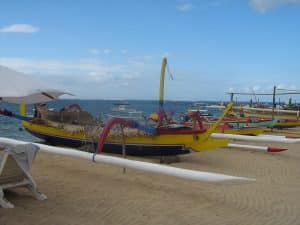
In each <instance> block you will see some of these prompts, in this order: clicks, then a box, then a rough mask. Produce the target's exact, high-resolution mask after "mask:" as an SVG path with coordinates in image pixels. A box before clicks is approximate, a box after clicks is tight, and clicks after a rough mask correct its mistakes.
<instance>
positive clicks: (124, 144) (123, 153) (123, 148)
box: [120, 125, 126, 174]
mask: <svg viewBox="0 0 300 225" xmlns="http://www.w3.org/2000/svg"><path fill="white" fill-rule="evenodd" d="M120 127H121V133H122V156H123V158H124V159H125V158H126V143H125V134H124V126H123V125H120ZM123 173H124V174H125V173H126V167H123Z"/></svg>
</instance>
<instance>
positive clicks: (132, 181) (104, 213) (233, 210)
mask: <svg viewBox="0 0 300 225" xmlns="http://www.w3.org/2000/svg"><path fill="white" fill-rule="evenodd" d="M260 145H262V143H260ZM269 145H272V146H274V147H282V146H288V147H289V150H288V151H286V152H281V153H274V154H268V153H261V152H253V151H242V150H239V149H225V148H224V149H218V150H214V151H207V152H202V153H195V154H191V155H186V156H181V157H180V160H181V161H180V162H176V163H172V164H171V166H176V167H183V168H190V169H195V170H203V171H211V172H219V173H224V174H228V175H236V176H245V177H251V178H256V179H257V181H256V182H254V183H251V184H242V185H241V184H239V185H222V184H207V183H202V182H196V181H189V180H183V179H180V178H175V177H170V176H166V175H159V174H152V173H146V172H142V171H136V170H131V169H128V170H127V173H126V174H123V173H122V168H117V167H114V166H110V165H104V164H94V163H91V162H88V161H84V160H80V159H74V158H69V157H63V156H57V155H50V154H46V153H39V154H38V156H37V158H36V160H35V162H34V165H33V169H32V173H33V176H34V178H35V179H36V182H37V183H38V186H39V189H40V190H41V192H43V193H45V194H46V195H47V196H48V200H46V201H38V200H35V199H34V198H32V197H31V196H30V193H28V192H27V191H26V190H23V189H15V190H14V191H10V192H8V193H7V195H6V196H7V199H8V200H9V201H11V202H12V203H13V204H15V206H16V207H15V208H14V209H0V224H1V225H22V224H24V225H25V224H26V225H31V224H35V225H37V224H43V225H54V224H55V225H60V224H62V225H69V224H70V225H89V224H90V225H94V224H95V225H96V224H97V225H99V224H105V225H108V224H162V225H167V224H170V225H176V224H184V225H191V224H197V225H199V224H218V225H219V224H228V225H229V224H230V225H234V224H243V225H246V224H249V225H250V224H251V225H254V224H258V225H262V224H263V225H267V224H280V225H282V224H285V225H287V224H300V149H299V148H300V144H290V145H283V144H274V143H273V144H269ZM134 159H139V160H145V161H150V162H159V159H157V158H150V159H149V158H148V159H144V158H134Z"/></svg>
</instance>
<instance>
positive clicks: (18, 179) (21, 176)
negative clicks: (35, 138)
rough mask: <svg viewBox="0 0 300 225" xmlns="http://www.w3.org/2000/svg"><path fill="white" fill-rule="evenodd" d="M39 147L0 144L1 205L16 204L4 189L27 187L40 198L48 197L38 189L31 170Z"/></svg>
mask: <svg viewBox="0 0 300 225" xmlns="http://www.w3.org/2000/svg"><path fill="white" fill-rule="evenodd" d="M37 150H38V147H37V146H36V145H33V144H24V145H1V144H0V206H1V207H3V208H13V207H14V205H13V204H12V203H10V202H9V201H7V200H6V199H5V197H4V192H3V190H5V189H10V188H16V187H21V186H23V187H26V188H28V189H29V190H30V191H31V192H32V193H33V196H34V197H35V198H36V199H38V200H45V199H47V197H46V195H44V194H42V193H40V192H39V191H38V190H37V185H36V183H35V181H34V180H33V178H32V176H31V174H30V172H29V170H30V167H31V164H32V161H33V159H34V158H35V154H36V151H37Z"/></svg>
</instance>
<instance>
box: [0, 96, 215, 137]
mask: <svg viewBox="0 0 300 225" xmlns="http://www.w3.org/2000/svg"><path fill="white" fill-rule="evenodd" d="M73 103H77V104H79V105H80V106H81V107H82V108H83V109H84V110H86V111H88V112H90V113H91V114H92V115H93V116H95V117H101V118H105V117H104V115H106V114H109V113H110V112H111V109H112V107H114V106H115V104H118V103H124V101H118V100H57V101H53V102H50V103H48V106H49V107H50V108H55V109H57V110H59V109H61V108H63V107H64V106H65V105H67V104H73ZM126 103H128V104H129V106H128V107H129V108H133V109H136V110H138V111H143V114H144V115H149V114H150V113H152V112H156V111H157V109H158V102H157V101H140V100H128V101H126ZM193 103H194V102H183V101H178V102H175V101H166V102H165V104H164V108H165V111H166V112H169V111H174V112H175V117H178V116H179V115H180V114H181V113H183V112H185V111H186V110H187V108H188V107H190V106H191V105H192V104H193ZM206 103H212V104H214V103H213V102H206ZM0 108H2V109H3V108H6V109H8V110H10V111H12V112H15V113H18V112H19V106H18V105H14V104H8V103H0ZM211 112H212V113H213V114H214V115H218V114H220V112H219V111H217V110H214V111H211ZM27 113H28V114H32V113H33V107H32V106H30V105H29V106H27ZM0 137H10V138H16V139H19V140H24V141H39V140H38V139H37V138H35V137H33V136H32V135H30V134H29V133H28V132H26V131H25V130H24V129H23V127H22V125H21V123H20V121H19V120H17V119H14V118H9V117H5V116H0Z"/></svg>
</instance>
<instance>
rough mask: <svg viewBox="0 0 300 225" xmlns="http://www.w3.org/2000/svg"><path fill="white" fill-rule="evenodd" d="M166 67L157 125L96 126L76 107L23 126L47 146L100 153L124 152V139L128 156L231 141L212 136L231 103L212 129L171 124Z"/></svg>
mask: <svg viewBox="0 0 300 225" xmlns="http://www.w3.org/2000/svg"><path fill="white" fill-rule="evenodd" d="M166 64H167V59H166V58H164V59H163V61H162V67H161V75H160V93H159V96H160V99H159V113H158V115H159V120H158V123H157V125H156V126H149V125H142V124H140V123H138V122H136V121H132V120H125V119H121V118H112V119H111V120H109V121H108V122H107V124H106V125H105V126H103V124H101V123H100V121H97V122H98V124H97V122H95V121H93V119H92V118H90V116H88V113H87V112H85V111H82V110H81V109H80V107H78V106H76V107H75V105H73V106H68V107H66V110H65V111H64V112H52V111H48V110H44V109H43V110H41V109H38V110H40V111H39V112H38V113H40V114H41V117H40V118H33V119H29V120H27V121H23V122H22V125H23V126H24V127H25V129H26V130H27V131H28V132H30V133H31V134H33V135H34V136H36V137H38V138H41V139H43V140H45V141H46V142H48V143H51V144H59V145H65V146H73V147H79V146H82V145H85V144H92V145H95V146H96V145H97V146H98V147H97V149H98V150H97V151H98V152H101V151H102V150H103V151H104V152H111V153H121V152H122V146H123V144H122V143H123V142H124V138H125V144H126V154H129V155H158V156H164V155H179V154H187V153H190V152H191V151H197V152H199V151H205V150H209V149H214V148H218V147H222V146H226V145H227V144H228V140H226V139H222V140H217V139H213V138H211V137H210V135H211V134H212V133H213V132H214V131H215V130H216V128H217V127H218V126H219V124H220V123H221V122H222V120H223V118H224V116H225V115H226V114H227V113H228V112H229V111H230V109H231V108H232V106H233V104H232V103H230V104H229V105H228V107H227V108H226V109H225V110H224V112H223V114H222V116H221V117H220V118H219V119H218V120H217V121H216V122H215V123H214V124H213V125H212V126H210V127H209V128H208V127H197V128H191V127H188V126H184V125H179V124H168V122H167V119H166V113H165V112H164V109H163V104H164V79H165V69H166ZM74 109H75V110H74ZM20 114H21V115H22V116H26V107H25V105H21V107H20ZM63 117H65V118H67V119H66V120H65V122H64V120H62V121H61V118H63ZM83 117H84V118H87V121H88V123H86V121H85V122H82V123H81V121H80V119H81V118H83ZM95 124H96V125H95ZM117 125H119V126H117ZM120 126H122V127H126V128H124V130H123V129H122V131H121V132H120V130H119V131H118V130H117V129H116V128H117V127H120ZM123 131H124V132H123ZM120 133H121V134H120ZM122 133H123V134H124V136H122Z"/></svg>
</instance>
